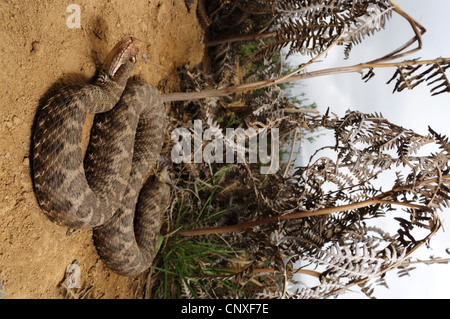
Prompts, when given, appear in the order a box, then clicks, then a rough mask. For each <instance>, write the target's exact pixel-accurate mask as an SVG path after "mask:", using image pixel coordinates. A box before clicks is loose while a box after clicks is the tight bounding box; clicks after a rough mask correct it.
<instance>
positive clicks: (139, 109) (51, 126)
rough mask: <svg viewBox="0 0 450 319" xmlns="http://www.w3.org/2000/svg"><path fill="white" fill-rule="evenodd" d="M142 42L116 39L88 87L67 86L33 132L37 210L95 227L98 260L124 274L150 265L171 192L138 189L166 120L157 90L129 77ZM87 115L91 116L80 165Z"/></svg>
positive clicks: (157, 186) (155, 186) (153, 186)
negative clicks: (93, 117)
mask: <svg viewBox="0 0 450 319" xmlns="http://www.w3.org/2000/svg"><path fill="white" fill-rule="evenodd" d="M141 45H142V42H140V41H139V40H137V39H134V38H131V37H130V38H127V39H124V40H122V41H121V42H119V43H118V44H117V45H116V46H115V47H114V49H113V50H112V51H111V52H110V53H109V55H108V56H107V57H106V59H105V62H104V63H103V65H102V67H101V69H100V70H99V73H98V76H97V77H96V79H95V81H94V82H93V83H82V84H76V85H71V86H66V87H64V88H62V89H61V90H59V91H58V92H57V93H56V94H55V95H54V96H53V97H51V98H50V99H49V100H48V101H47V102H46V103H45V104H43V106H42V108H41V109H40V110H39V112H38V113H37V116H36V120H35V126H34V130H33V149H32V152H33V154H32V156H33V175H34V176H33V177H34V188H35V194H36V197H37V200H38V202H39V205H40V207H41V208H42V210H43V211H44V212H45V214H46V215H47V216H48V217H49V218H50V220H52V221H53V222H54V223H56V224H59V225H64V226H68V227H71V228H75V229H84V228H94V243H95V246H96V248H97V251H98V253H99V255H100V257H101V259H102V260H103V261H104V263H105V264H106V265H107V267H108V268H110V269H111V270H113V271H114V272H116V273H118V274H120V275H124V276H133V275H136V274H139V273H141V272H142V271H144V270H146V269H147V268H148V267H149V266H150V264H151V262H152V261H153V258H154V256H155V249H156V242H157V238H158V234H159V230H160V227H161V224H162V217H161V216H162V213H163V211H164V209H165V208H166V207H167V206H166V205H167V202H168V200H169V195H170V190H169V187H168V185H167V184H165V183H163V182H151V181H147V182H146V183H145V184H144V182H145V180H146V178H147V176H148V173H149V171H150V169H151V168H152V166H153V165H154V163H155V162H156V159H157V156H158V154H159V152H160V150H161V147H162V143H163V138H164V130H165V126H166V124H165V123H166V117H165V110H164V104H163V103H162V100H161V96H160V94H159V93H158V91H157V89H156V88H155V87H153V86H152V85H150V84H148V83H146V82H140V81H132V80H129V77H130V74H131V71H132V69H133V66H134V64H135V62H136V60H137V55H138V53H139V50H140V47H141ZM90 113H96V115H95V119H94V125H93V127H92V130H91V138H90V141H89V145H88V148H87V151H86V156H85V157H84V160H83V154H82V130H83V125H84V122H85V120H86V118H87V116H88V114H90ZM143 184H144V186H142V185H143ZM141 188H142V189H141Z"/></svg>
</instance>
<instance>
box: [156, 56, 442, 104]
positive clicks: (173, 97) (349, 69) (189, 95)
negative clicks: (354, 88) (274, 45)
mask: <svg viewBox="0 0 450 319" xmlns="http://www.w3.org/2000/svg"><path fill="white" fill-rule="evenodd" d="M432 63H438V64H443V63H450V58H439V59H434V60H420V61H417V60H410V61H403V62H396V63H360V64H356V65H351V66H345V67H337V68H329V69H323V70H317V71H312V72H305V73H302V74H298V75H292V76H290V77H287V78H286V77H283V79H282V80H280V79H272V80H264V81H258V82H254V83H247V84H242V85H236V86H231V87H226V88H222V89H216V90H206V91H201V92H175V93H166V94H163V95H162V99H163V102H175V101H187V100H198V99H205V98H212V97H223V96H227V95H230V94H233V93H240V92H244V91H250V90H256V89H259V88H263V87H266V86H271V85H275V84H281V83H287V82H294V81H298V80H305V79H310V78H315V77H319V76H325V75H333V74H345V73H355V72H356V73H362V72H363V70H365V69H370V68H373V69H375V68H392V67H398V66H408V65H424V64H432Z"/></svg>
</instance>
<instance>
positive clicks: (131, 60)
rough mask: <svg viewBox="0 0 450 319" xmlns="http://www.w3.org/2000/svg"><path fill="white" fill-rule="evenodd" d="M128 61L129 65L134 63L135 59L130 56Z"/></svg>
mask: <svg viewBox="0 0 450 319" xmlns="http://www.w3.org/2000/svg"><path fill="white" fill-rule="evenodd" d="M128 61H130V62H131V63H136V57H135V56H130V58H129V59H128Z"/></svg>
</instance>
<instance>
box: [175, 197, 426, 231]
mask: <svg viewBox="0 0 450 319" xmlns="http://www.w3.org/2000/svg"><path fill="white" fill-rule="evenodd" d="M376 204H391V205H399V206H405V207H409V208H417V209H424V208H426V207H425V206H421V205H416V204H410V203H403V202H394V201H387V200H381V199H369V200H365V201H362V202H359V203H354V204H348V205H342V206H338V207H329V208H323V209H317V210H309V211H301V212H295V213H290V214H286V215H281V216H273V217H268V218H264V219H259V220H255V221H251V222H246V223H242V224H238V225H232V226H226V227H211V228H201V229H192V230H180V231H178V232H177V233H176V234H177V235H180V236H197V235H209V234H219V233H229V232H235V231H243V230H245V229H247V228H253V227H256V226H260V225H264V224H269V223H274V222H279V221H283V220H290V219H298V218H305V217H313V216H321V215H329V214H332V213H340V212H344V211H347V210H352V209H359V208H363V207H367V206H371V205H376Z"/></svg>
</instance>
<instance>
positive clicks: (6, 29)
mask: <svg viewBox="0 0 450 319" xmlns="http://www.w3.org/2000/svg"><path fill="white" fill-rule="evenodd" d="M76 4H78V5H79V6H80V8H81V28H79V29H77V28H73V29H71V28H69V27H67V25H66V20H67V18H68V17H69V16H70V14H71V13H67V12H66V9H67V5H68V3H67V2H64V1H61V0H45V1H26V0H22V1H11V0H4V1H1V2H0V16H1V19H0V39H1V41H0V70H1V72H0V83H1V84H0V90H1V91H0V283H1V288H0V297H1V295H3V298H61V297H63V294H62V293H61V288H60V287H59V286H58V285H59V283H60V282H61V281H62V280H63V278H64V275H65V273H66V267H67V266H68V265H70V264H71V263H72V262H73V261H74V260H76V261H77V262H78V264H79V266H80V270H81V277H80V278H81V283H82V285H83V287H85V288H88V287H92V288H91V290H90V293H89V296H90V297H93V298H133V297H134V296H135V293H136V289H138V288H139V287H137V286H139V285H140V284H141V281H142V280H141V279H140V278H125V277H121V276H117V275H115V274H114V273H112V272H110V271H109V270H107V269H106V268H105V267H104V266H103V264H102V262H101V261H100V260H99V257H98V255H97V252H96V250H95V248H94V246H93V243H92V231H91V230H86V231H80V232H77V233H74V234H67V229H65V228H63V227H60V226H56V225H54V224H53V223H51V222H50V221H49V220H48V219H47V218H46V217H45V215H44V214H43V213H42V212H41V211H40V209H39V207H38V205H37V202H36V199H35V196H34V193H33V189H32V182H31V177H30V167H29V163H30V159H29V145H30V135H31V129H32V123H33V119H34V115H35V112H36V109H37V107H38V104H39V99H40V98H41V97H42V95H43V94H44V93H45V92H46V91H47V90H48V89H49V88H50V87H51V86H52V85H54V83H56V82H58V81H61V80H62V81H68V80H73V78H74V77H77V78H79V77H84V78H90V77H92V75H93V74H94V72H95V68H96V64H98V63H99V62H101V61H102V60H103V58H104V57H105V55H106V54H107V53H108V51H109V50H110V49H111V48H112V47H113V46H114V44H115V43H116V42H117V41H118V40H120V39H121V38H122V37H124V36H126V35H133V36H135V37H137V38H138V39H140V40H142V41H144V42H146V43H147V44H148V45H147V47H145V48H144V50H143V53H144V54H145V55H146V56H147V57H148V62H147V63H145V62H143V60H142V59H141V60H140V61H139V63H138V64H137V65H136V68H135V71H134V74H138V75H140V76H141V78H143V79H144V80H146V81H148V82H150V83H152V84H153V85H160V87H161V86H162V87H164V88H165V89H166V90H167V88H168V87H169V90H170V88H173V87H175V86H176V85H177V75H176V67H178V66H180V65H183V64H185V63H187V62H191V65H196V64H198V63H199V62H200V61H201V59H202V56H203V52H204V46H203V41H202V39H203V35H202V30H201V27H200V25H199V23H198V20H197V17H196V15H195V10H194V9H193V10H191V12H190V13H189V12H188V11H187V8H186V6H185V3H184V1H183V0H133V1H130V2H128V1H120V0H105V1H95V0H78V1H76ZM194 5H195V4H194Z"/></svg>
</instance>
